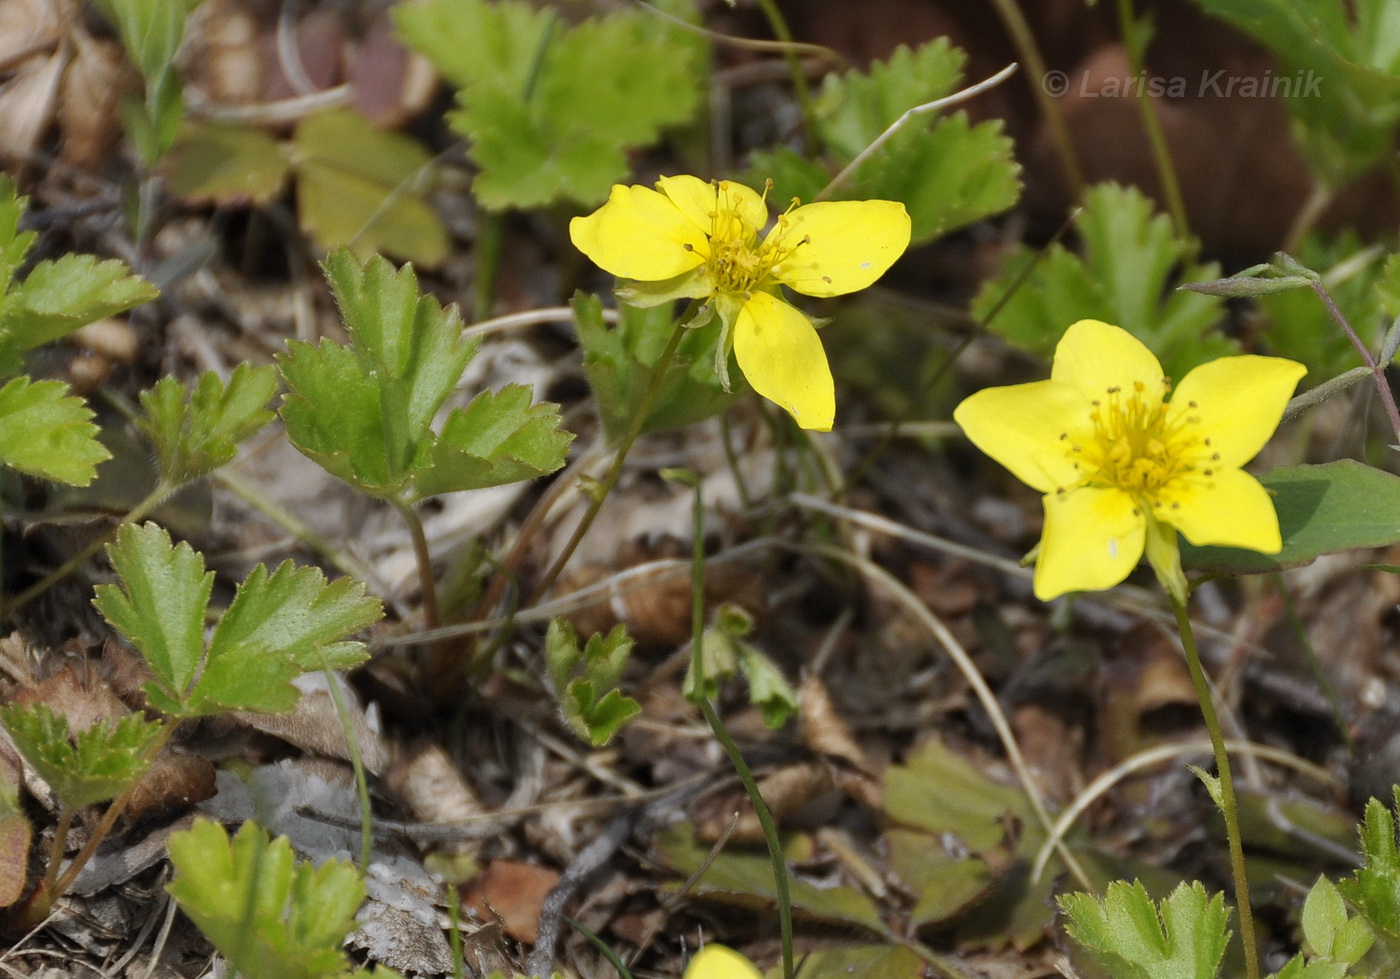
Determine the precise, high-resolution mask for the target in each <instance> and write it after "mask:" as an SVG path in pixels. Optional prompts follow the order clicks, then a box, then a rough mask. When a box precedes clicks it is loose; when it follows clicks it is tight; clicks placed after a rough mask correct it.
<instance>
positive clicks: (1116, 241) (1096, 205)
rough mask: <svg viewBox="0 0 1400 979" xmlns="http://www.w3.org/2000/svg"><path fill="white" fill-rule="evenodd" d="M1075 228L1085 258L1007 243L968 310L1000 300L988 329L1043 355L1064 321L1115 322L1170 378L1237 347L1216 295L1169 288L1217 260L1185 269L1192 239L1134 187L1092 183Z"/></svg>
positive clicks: (986, 308) (978, 311)
mask: <svg viewBox="0 0 1400 979" xmlns="http://www.w3.org/2000/svg"><path fill="white" fill-rule="evenodd" d="M1079 232H1080V238H1081V241H1082V253H1083V254H1082V257H1080V256H1078V255H1075V254H1074V253H1072V252H1070V251H1069V250H1068V249H1066V248H1064V247H1063V246H1061V245H1058V244H1057V245H1053V246H1051V247H1050V248H1049V250H1048V251H1047V252H1046V253H1045V254H1044V255H1043V256H1037V255H1036V254H1035V253H1034V252H1032V251H1031V250H1030V249H1027V248H1021V249H1018V250H1016V251H1015V252H1013V253H1012V254H1011V255H1010V256H1009V257H1008V258H1007V259H1006V260H1005V262H1004V263H1003V265H1002V268H1001V270H1000V272H999V273H998V274H997V275H996V276H995V277H993V278H992V279H990V280H988V281H987V283H986V284H984V285H983V287H982V289H981V291H980V292H978V294H977V296H976V297H975V298H974V299H973V301H972V315H973V316H976V317H978V318H979V319H982V318H986V317H988V316H990V315H991V314H992V312H993V310H994V309H996V308H997V307H998V305H1000V311H999V312H998V313H997V314H996V316H995V318H994V319H992V320H991V322H990V323H989V324H988V328H989V329H990V330H991V331H992V332H993V333H996V334H998V335H1000V336H1003V337H1005V338H1006V339H1007V340H1009V341H1010V342H1012V343H1014V344H1016V345H1017V346H1019V347H1022V348H1024V349H1026V350H1029V351H1030V352H1032V353H1036V354H1039V355H1041V356H1045V357H1048V356H1050V354H1051V353H1052V352H1053V351H1054V348H1055V344H1056V343H1058V342H1059V338H1060V337H1061V336H1062V335H1063V334H1064V331H1065V327H1067V326H1068V325H1069V324H1071V323H1073V322H1075V321H1077V320H1081V319H1097V320H1103V321H1104V322H1106V323H1113V324H1115V325H1117V326H1121V327H1122V328H1123V329H1125V330H1127V331H1128V332H1129V333H1131V334H1133V336H1135V337H1137V338H1138V339H1139V340H1141V341H1142V342H1143V343H1144V344H1146V345H1147V347H1148V348H1149V349H1150V350H1151V351H1152V352H1153V353H1154V354H1156V355H1157V358H1158V359H1159V360H1160V361H1161V362H1162V366H1163V369H1164V370H1165V371H1166V372H1167V375H1168V376H1169V377H1173V378H1181V377H1184V376H1185V375H1186V373H1187V372H1188V371H1190V369H1191V368H1193V367H1195V366H1197V365H1198V364H1201V363H1204V362H1205V361H1207V360H1212V359H1214V358H1216V357H1221V356H1224V355H1226V354H1230V353H1233V352H1235V351H1236V349H1237V344H1236V343H1235V341H1233V340H1231V339H1228V338H1226V337H1225V336H1223V335H1221V334H1219V333H1216V332H1214V330H1215V326H1216V324H1217V323H1218V322H1219V321H1220V320H1221V318H1222V317H1223V316H1224V311H1225V307H1224V304H1223V303H1222V302H1221V301H1220V299H1219V298H1218V297H1215V296H1207V295H1201V294H1200V293H1195V292H1183V291H1180V290H1176V289H1174V288H1172V287H1173V285H1174V284H1176V283H1177V282H1191V281H1197V280H1208V279H1215V278H1217V277H1218V276H1219V274H1220V269H1219V267H1218V266H1217V265H1215V264H1213V263H1212V264H1208V265H1198V266H1191V267H1188V268H1186V269H1184V270H1181V269H1180V266H1181V263H1182V261H1183V260H1184V259H1185V258H1186V257H1187V255H1188V254H1189V252H1190V251H1191V250H1192V247H1191V243H1190V242H1188V241H1185V240H1183V239H1178V238H1177V237H1176V236H1175V233H1174V232H1173V230H1172V225H1171V221H1170V220H1169V219H1168V218H1167V216H1166V215H1164V214H1154V211H1153V204H1152V202H1151V200H1149V199H1148V198H1147V197H1145V196H1144V195H1143V194H1142V193H1141V192H1140V191H1138V190H1136V189H1135V188H1131V187H1128V188H1125V187H1120V186H1118V185H1117V184H1101V185H1099V186H1097V187H1094V188H1092V189H1090V190H1089V191H1088V193H1087V194H1086V195H1085V201H1084V210H1083V213H1082V214H1081V215H1080V217H1079ZM1032 265H1033V267H1032V268H1031V269H1030V272H1029V275H1026V276H1025V278H1024V280H1023V278H1022V277H1023V275H1025V272H1026V269H1027V267H1028V266H1032ZM1008 297H1009V298H1008ZM1003 302H1004V305H1002V304H1003Z"/></svg>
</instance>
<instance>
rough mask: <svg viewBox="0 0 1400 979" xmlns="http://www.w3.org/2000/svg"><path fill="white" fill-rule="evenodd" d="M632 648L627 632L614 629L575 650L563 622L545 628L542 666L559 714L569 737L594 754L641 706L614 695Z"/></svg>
mask: <svg viewBox="0 0 1400 979" xmlns="http://www.w3.org/2000/svg"><path fill="white" fill-rule="evenodd" d="M632 647H633V642H632V638H631V637H630V636H628V635H627V628H626V626H622V625H619V626H617V627H616V628H614V629H613V630H612V631H611V632H609V633H608V634H607V635H606V636H603V635H594V636H590V637H589V639H588V643H587V645H586V646H584V647H583V648H582V649H580V648H579V643H578V636H577V635H576V634H575V633H574V630H573V628H572V627H571V626H570V625H569V624H568V623H567V622H565V621H564V620H563V619H554V620H552V621H551V622H550V623H549V631H548V632H547V633H546V635H545V663H546V665H547V668H548V671H549V677H550V681H551V683H552V684H553V687H554V690H555V692H556V695H557V696H558V697H559V706H560V710H561V712H562V713H563V715H564V719H565V721H566V722H567V723H568V725H569V726H570V727H571V728H572V729H573V731H574V733H575V734H577V735H578V736H579V737H580V738H582V739H583V740H585V741H587V742H588V743H589V744H591V745H592V746H593V747H595V748H601V747H602V746H603V745H605V744H607V743H608V742H609V741H611V740H612V739H613V736H614V735H616V734H617V732H618V731H619V730H621V729H622V726H623V725H624V724H626V723H627V722H628V721H630V720H631V719H632V718H633V717H636V716H637V715H638V714H639V713H641V710H642V708H641V705H640V704H638V703H637V702H636V701H635V700H633V699H632V698H631V697H627V696H624V695H623V694H622V693H621V692H620V691H619V690H617V689H615V687H616V685H617V682H618V680H619V679H620V678H621V676H622V671H623V669H625V668H626V666H627V661H628V659H629V658H630V657H631V655H632Z"/></svg>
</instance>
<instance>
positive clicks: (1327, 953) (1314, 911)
mask: <svg viewBox="0 0 1400 979" xmlns="http://www.w3.org/2000/svg"><path fill="white" fill-rule="evenodd" d="M1346 922H1347V906H1346V902H1345V901H1343V900H1342V895H1341V894H1340V893H1339V892H1338V890H1337V888H1336V886H1335V885H1334V884H1333V883H1332V882H1331V881H1330V880H1328V879H1327V878H1326V877H1318V878H1317V881H1316V882H1315V883H1314V884H1313V886H1312V887H1311V888H1310V889H1309V890H1308V896H1307V898H1306V899H1305V900H1304V901H1303V916H1302V924H1303V941H1304V943H1305V944H1304V951H1305V952H1307V953H1308V954H1310V955H1313V956H1322V957H1324V958H1331V957H1332V946H1333V945H1334V944H1335V942H1336V940H1337V932H1339V931H1341V929H1342V926H1343V925H1345V924H1346Z"/></svg>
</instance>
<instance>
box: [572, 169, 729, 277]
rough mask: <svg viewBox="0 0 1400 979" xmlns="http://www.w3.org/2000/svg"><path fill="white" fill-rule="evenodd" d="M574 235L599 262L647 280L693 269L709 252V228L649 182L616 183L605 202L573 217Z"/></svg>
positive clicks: (580, 246)
mask: <svg viewBox="0 0 1400 979" xmlns="http://www.w3.org/2000/svg"><path fill="white" fill-rule="evenodd" d="M691 179H692V180H693V179H695V178H693V177H692V178H691ZM569 237H570V238H572V239H573V242H574V245H575V246H576V247H577V248H578V250H579V251H581V252H583V253H584V254H585V255H587V256H588V257H589V258H591V259H592V260H593V262H594V264H596V265H597V266H598V267H599V268H601V269H603V270H604V271H606V272H611V273H612V274H613V275H616V276H620V277H621V278H624V279H639V280H641V281H644V282H651V281H655V280H658V279H670V278H673V277H674V276H677V275H680V274H681V273H682V272H689V271H690V270H691V269H693V268H696V267H697V266H699V265H702V264H703V263H704V262H705V259H706V257H707V256H708V255H709V239H708V238H707V237H706V236H705V231H704V229H703V228H701V227H700V226H699V225H697V224H696V223H695V222H694V221H692V220H691V219H690V218H689V217H687V216H686V215H685V214H684V213H683V212H682V211H681V210H680V209H679V208H678V207H677V206H676V205H675V204H673V203H672V202H671V200H670V199H669V198H668V197H666V196H665V195H664V194H658V193H657V192H656V191H654V190H652V189H651V188H650V187H636V186H633V187H624V186H623V185H622V184H616V185H614V186H613V189H612V193H611V194H609V195H608V202H607V203H606V204H604V205H603V206H602V207H600V208H598V210H596V211H594V212H593V213H592V214H590V215H588V216H586V217H580V218H574V219H573V220H572V221H570V222H569Z"/></svg>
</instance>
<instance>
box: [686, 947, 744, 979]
mask: <svg viewBox="0 0 1400 979" xmlns="http://www.w3.org/2000/svg"><path fill="white" fill-rule="evenodd" d="M682 979H763V973H761V972H759V971H758V968H757V967H756V966H755V965H754V964H753V963H752V962H750V961H749V960H748V959H746V958H744V957H743V956H742V955H740V954H739V953H738V952H736V951H734V950H733V949H732V948H728V947H727V946H724V945H717V944H715V943H714V942H711V943H710V944H708V945H706V946H705V947H704V948H702V949H701V950H700V951H699V952H697V953H695V957H694V958H692V959H691V960H690V964H689V965H687V966H686V967H685V975H684V976H683V977H682Z"/></svg>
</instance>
